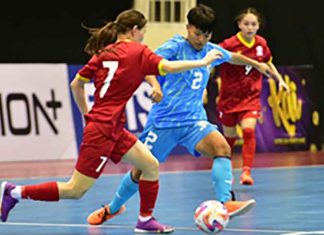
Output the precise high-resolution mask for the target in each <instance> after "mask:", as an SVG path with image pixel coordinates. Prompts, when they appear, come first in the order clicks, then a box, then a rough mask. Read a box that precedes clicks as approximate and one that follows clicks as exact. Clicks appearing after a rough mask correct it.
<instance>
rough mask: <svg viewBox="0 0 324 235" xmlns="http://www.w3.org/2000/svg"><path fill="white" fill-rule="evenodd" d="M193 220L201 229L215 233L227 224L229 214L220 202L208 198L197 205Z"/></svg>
mask: <svg viewBox="0 0 324 235" xmlns="http://www.w3.org/2000/svg"><path fill="white" fill-rule="evenodd" d="M194 220H195V223H196V226H197V227H198V228H199V229H200V230H201V231H203V232H205V233H208V234H217V233H220V232H221V231H222V230H223V229H224V228H225V227H226V225H227V224H228V221H229V214H228V212H227V209H226V207H225V206H224V205H223V204H222V203H221V202H219V201H215V200H209V201H204V202H202V203H201V204H200V205H199V206H198V207H197V209H196V211H195V215H194Z"/></svg>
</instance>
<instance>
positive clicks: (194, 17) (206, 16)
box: [187, 4, 215, 33]
mask: <svg viewBox="0 0 324 235" xmlns="http://www.w3.org/2000/svg"><path fill="white" fill-rule="evenodd" d="M187 19H188V23H189V24H191V25H193V26H195V27H196V28H198V29H200V30H201V31H203V32H208V33H210V32H212V31H213V27H214V24H215V11H214V10H213V9H212V8H210V7H208V6H206V5H203V4H199V5H198V6H196V7H194V8H192V9H191V10H190V11H189V12H188V14H187Z"/></svg>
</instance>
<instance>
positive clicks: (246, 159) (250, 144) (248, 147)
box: [242, 128, 256, 168]
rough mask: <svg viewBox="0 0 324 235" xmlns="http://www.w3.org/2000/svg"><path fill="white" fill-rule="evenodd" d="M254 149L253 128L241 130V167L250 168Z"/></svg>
mask: <svg viewBox="0 0 324 235" xmlns="http://www.w3.org/2000/svg"><path fill="white" fill-rule="evenodd" d="M255 148H256V141H255V135H254V129H253V128H245V129H243V146H242V155H243V167H250V168H251V167H252V164H253V160H254V154H255Z"/></svg>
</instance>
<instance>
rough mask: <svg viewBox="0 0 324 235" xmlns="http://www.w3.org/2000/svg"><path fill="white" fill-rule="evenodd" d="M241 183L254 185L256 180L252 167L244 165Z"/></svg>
mask: <svg viewBox="0 0 324 235" xmlns="http://www.w3.org/2000/svg"><path fill="white" fill-rule="evenodd" d="M240 183H241V184H244V185H253V184H254V180H253V178H252V176H251V168H250V167H244V168H243V171H242V174H241V177H240Z"/></svg>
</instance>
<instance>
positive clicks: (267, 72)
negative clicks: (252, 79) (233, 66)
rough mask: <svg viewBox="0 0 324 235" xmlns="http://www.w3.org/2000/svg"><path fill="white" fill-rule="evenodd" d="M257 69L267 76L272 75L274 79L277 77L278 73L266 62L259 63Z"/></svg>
mask: <svg viewBox="0 0 324 235" xmlns="http://www.w3.org/2000/svg"><path fill="white" fill-rule="evenodd" d="M256 69H257V70H258V71H259V72H260V73H262V74H264V75H266V76H267V77H272V78H274V79H277V76H276V74H275V73H274V72H273V71H272V70H271V69H270V68H269V66H268V65H267V64H266V63H259V64H258V66H257V67H256Z"/></svg>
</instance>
